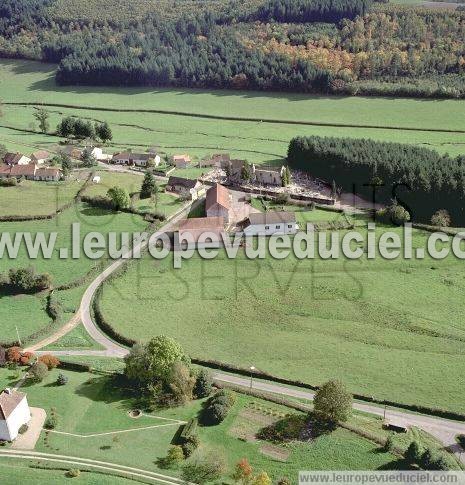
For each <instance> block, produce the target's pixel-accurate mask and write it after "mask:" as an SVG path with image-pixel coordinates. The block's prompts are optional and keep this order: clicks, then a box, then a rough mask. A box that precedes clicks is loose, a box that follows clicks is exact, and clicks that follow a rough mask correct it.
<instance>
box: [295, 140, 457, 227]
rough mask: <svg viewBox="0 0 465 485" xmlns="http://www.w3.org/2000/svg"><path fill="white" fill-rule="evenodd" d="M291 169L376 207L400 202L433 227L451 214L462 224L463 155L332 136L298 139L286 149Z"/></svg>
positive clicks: (398, 144)
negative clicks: (440, 214) (437, 217)
mask: <svg viewBox="0 0 465 485" xmlns="http://www.w3.org/2000/svg"><path fill="white" fill-rule="evenodd" d="M288 162H289V164H290V166H291V167H293V168H297V169H301V170H305V171H307V172H310V173H311V175H312V176H314V177H317V178H321V179H322V180H325V181H327V182H331V181H332V180H335V181H336V183H337V184H338V185H339V186H340V187H342V188H343V189H344V190H345V191H349V192H352V191H355V192H356V193H359V194H361V195H363V196H365V197H366V198H368V200H372V198H373V193H374V192H375V197H376V201H377V202H381V203H389V202H390V201H391V200H392V199H396V200H397V201H398V202H399V204H401V205H402V206H404V207H405V208H406V209H407V211H408V212H409V213H410V215H411V217H412V219H413V220H415V221H425V222H429V221H430V219H431V217H432V215H433V214H434V213H436V212H437V211H438V210H441V209H443V210H447V211H448V212H449V213H450V215H451V217H452V220H453V221H454V223H455V225H456V226H462V225H463V222H464V206H465V156H463V155H462V156H458V157H456V158H452V157H450V156H449V155H440V154H439V153H437V152H435V151H433V150H428V149H427V148H421V147H416V146H413V145H406V144H401V143H388V142H379V141H374V140H368V139H352V138H333V137H318V136H311V137H296V138H294V139H292V140H291V142H290V144H289V148H288Z"/></svg>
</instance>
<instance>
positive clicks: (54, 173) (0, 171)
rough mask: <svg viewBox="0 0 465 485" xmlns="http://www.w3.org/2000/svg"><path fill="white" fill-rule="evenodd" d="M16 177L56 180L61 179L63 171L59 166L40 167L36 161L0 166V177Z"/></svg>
mask: <svg viewBox="0 0 465 485" xmlns="http://www.w3.org/2000/svg"><path fill="white" fill-rule="evenodd" d="M10 177H15V178H17V179H20V178H25V179H26V180H36V181H55V182H57V181H58V180H60V179H61V177H62V172H61V170H60V169H59V168H53V167H50V168H39V167H38V166H37V165H36V164H35V163H29V164H28V165H13V166H3V167H0V178H10Z"/></svg>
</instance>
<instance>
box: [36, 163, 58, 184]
mask: <svg viewBox="0 0 465 485" xmlns="http://www.w3.org/2000/svg"><path fill="white" fill-rule="evenodd" d="M61 177H62V173H61V170H60V169H59V168H54V167H48V168H38V169H37V170H36V171H35V175H34V180H37V181H46V182H58V180H60V179H61Z"/></svg>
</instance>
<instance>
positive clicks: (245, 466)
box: [233, 458, 252, 484]
mask: <svg viewBox="0 0 465 485" xmlns="http://www.w3.org/2000/svg"><path fill="white" fill-rule="evenodd" d="M251 477H252V467H251V466H250V463H249V461H248V460H247V458H242V459H241V460H239V461H238V462H237V463H236V467H235V469H234V473H233V479H234V480H235V481H236V482H240V483H244V484H245V483H249V481H250V478H251Z"/></svg>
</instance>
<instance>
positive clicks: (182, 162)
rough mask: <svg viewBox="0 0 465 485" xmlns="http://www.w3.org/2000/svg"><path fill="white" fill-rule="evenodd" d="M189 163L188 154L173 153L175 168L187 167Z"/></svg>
mask: <svg viewBox="0 0 465 485" xmlns="http://www.w3.org/2000/svg"><path fill="white" fill-rule="evenodd" d="M190 163H191V157H190V156H189V155H174V157H173V165H174V166H175V167H176V168H187V167H188V165H189V164H190Z"/></svg>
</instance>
